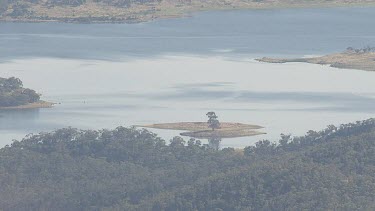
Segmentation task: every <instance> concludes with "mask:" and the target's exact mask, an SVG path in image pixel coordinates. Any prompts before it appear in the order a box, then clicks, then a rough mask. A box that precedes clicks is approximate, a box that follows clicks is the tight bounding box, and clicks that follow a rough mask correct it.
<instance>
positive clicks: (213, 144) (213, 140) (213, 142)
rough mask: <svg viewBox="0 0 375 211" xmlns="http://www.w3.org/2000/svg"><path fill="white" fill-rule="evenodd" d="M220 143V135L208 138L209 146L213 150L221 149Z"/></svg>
mask: <svg viewBox="0 0 375 211" xmlns="http://www.w3.org/2000/svg"><path fill="white" fill-rule="evenodd" d="M220 143H221V137H218V136H212V137H210V138H209V139H208V147H209V148H211V149H213V150H216V151H217V150H219V149H220Z"/></svg>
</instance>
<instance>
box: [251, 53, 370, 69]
mask: <svg viewBox="0 0 375 211" xmlns="http://www.w3.org/2000/svg"><path fill="white" fill-rule="evenodd" d="M256 60H257V61H260V62H268V63H287V62H304V63H311V64H322V65H330V66H331V67H336V68H340V69H357V70H366V71H375V52H374V48H364V49H353V48H348V49H347V50H346V51H344V52H342V53H336V54H330V55H326V56H321V57H314V58H292V59H285V58H284V59H282V58H268V57H264V58H261V59H256Z"/></svg>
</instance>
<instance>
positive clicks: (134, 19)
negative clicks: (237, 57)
mask: <svg viewBox="0 0 375 211" xmlns="http://www.w3.org/2000/svg"><path fill="white" fill-rule="evenodd" d="M55 7H56V8H57V9H59V10H60V11H59V12H60V13H62V15H61V14H59V15H55V16H54V15H53V14H51V13H49V12H48V9H46V8H44V7H43V6H41V5H38V4H36V5H32V7H31V11H32V12H33V13H36V14H35V16H29V17H10V16H7V15H6V16H0V22H20V23H45V22H59V23H76V24H90V23H93V24H95V23H102V24H105V23H112V24H131V23H142V22H149V21H153V20H159V19H171V18H181V17H187V16H190V15H191V14H192V13H197V12H208V11H224V10H264V9H299V8H301V9H303V8H306V9H308V8H342V7H348V8H350V7H375V0H374V1H373V2H357V1H354V0H352V1H344V2H330V3H326V2H324V1H323V2H322V1H318V2H302V3H295V2H277V3H274V2H273V3H269V2H266V3H256V2H255V3H254V2H252V3H248V2H244V1H233V2H231V3H228V4H222V2H220V1H214V2H213V4H207V3H205V2H195V3H193V4H185V5H179V4H168V3H167V4H151V5H136V6H134V7H129V8H126V9H119V8H117V7H114V6H108V5H104V6H103V5H95V4H83V5H80V6H78V7H69V6H55ZM77 8H78V9H77ZM90 8H91V9H90ZM151 9H152V10H151ZM39 10H40V11H39ZM55 10H56V9H55ZM91 10H97V11H99V12H100V13H101V16H99V15H98V16H92V14H91V12H90V11H91ZM46 11H47V12H46ZM79 12H82V13H81V16H77V14H78V13H79ZM44 13H45V14H44ZM47 14H48V15H47Z"/></svg>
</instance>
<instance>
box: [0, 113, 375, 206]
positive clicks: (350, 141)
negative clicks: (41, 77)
mask: <svg viewBox="0 0 375 211" xmlns="http://www.w3.org/2000/svg"><path fill="white" fill-rule="evenodd" d="M374 175H375V119H369V120H365V121H361V122H357V123H352V124H345V125H341V126H340V127H335V126H329V127H327V128H326V129H325V130H322V131H319V132H316V131H308V133H307V134H306V135H305V136H303V137H294V138H292V137H291V136H290V135H284V134H282V135H281V139H280V140H279V143H277V144H276V143H273V142H270V141H269V140H262V141H259V142H258V143H256V144H255V145H254V146H249V147H246V148H245V149H244V150H243V151H242V150H235V149H232V148H224V149H221V150H217V149H212V148H210V147H209V146H208V145H205V144H202V143H201V142H200V141H199V140H194V139H191V140H189V141H187V143H185V141H184V140H183V139H181V138H179V137H175V138H173V139H172V140H171V141H170V143H169V144H167V143H166V141H164V140H162V139H161V138H158V137H157V135H156V134H153V133H151V132H149V131H147V130H137V129H135V128H124V127H118V128H116V129H115V130H100V131H92V130H77V129H73V128H65V129H60V130H56V131H54V132H51V133H40V134H37V135H29V136H28V137H26V138H25V139H23V140H22V141H14V142H13V143H12V145H11V146H6V147H4V148H2V149H0V187H1V188H0V209H2V210H4V211H8V210H12V211H14V210H267V211H268V210H275V211H276V210H277V211H278V210H375V201H374V198H375V176H374Z"/></svg>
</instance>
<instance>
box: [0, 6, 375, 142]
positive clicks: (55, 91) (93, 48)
mask: <svg viewBox="0 0 375 211" xmlns="http://www.w3.org/2000/svg"><path fill="white" fill-rule="evenodd" d="M373 20H375V8H330V9H282V10H256V11H252V10H249V11H221V12H206V13H199V14H194V15H193V16H192V17H187V18H181V19H170V20H158V21H154V22H149V23H141V24H131V25H127V24H62V23H40V24H32V23H0V77H10V76H16V77H20V78H21V79H22V80H23V81H24V85H25V87H29V88H33V89H35V90H37V91H38V92H40V93H42V94H43V99H45V100H48V101H53V102H59V103H61V104H59V105H56V107H55V108H52V109H36V110H25V111H0V133H1V136H0V146H4V145H5V144H9V143H11V140H12V139H13V138H15V139H21V138H22V137H24V136H25V135H26V134H28V133H38V132H41V131H51V130H54V129H57V128H62V127H67V126H72V127H78V128H82V129H100V128H115V127H116V126H119V125H123V126H130V125H134V124H150V123H158V122H176V121H205V120H206V118H205V113H206V112H207V111H210V110H213V111H216V113H217V114H218V115H219V117H220V120H221V121H235V122H243V123H250V124H259V125H262V126H264V127H265V129H263V130H262V131H264V132H267V135H261V136H256V137H246V138H235V139H225V140H223V141H222V147H227V146H231V147H244V146H247V145H251V144H253V143H254V142H255V141H257V140H259V139H271V140H274V141H276V140H277V139H278V136H279V134H280V133H282V132H284V133H292V134H293V135H303V134H304V133H305V132H306V131H307V130H309V129H314V130H320V129H323V128H324V127H325V126H327V125H329V124H336V125H337V124H340V123H347V122H352V121H356V120H362V119H366V118H370V117H374V114H375V106H374V105H375V86H374V85H373V84H374V81H375V73H372V72H365V71H359V70H339V69H334V68H330V67H327V66H321V65H311V64H301V63H291V64H266V63H259V62H256V61H254V58H257V57H263V56H282V57H295V56H306V55H323V54H327V53H332V52H337V51H342V50H344V49H345V48H346V47H349V46H353V47H363V46H367V45H370V46H375V27H373V26H374V23H373ZM153 131H155V132H157V133H158V134H159V135H160V136H162V137H163V138H165V139H167V140H168V139H170V138H171V137H173V136H175V135H178V132H176V131H164V130H153Z"/></svg>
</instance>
